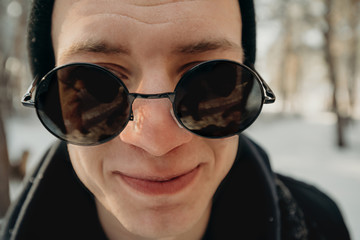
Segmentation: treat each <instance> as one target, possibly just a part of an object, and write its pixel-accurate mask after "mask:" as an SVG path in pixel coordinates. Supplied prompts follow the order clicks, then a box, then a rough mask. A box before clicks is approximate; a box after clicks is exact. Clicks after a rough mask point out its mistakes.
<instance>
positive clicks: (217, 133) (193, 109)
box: [175, 61, 262, 137]
mask: <svg viewBox="0 0 360 240" xmlns="http://www.w3.org/2000/svg"><path fill="white" fill-rule="evenodd" d="M176 92H177V97H176V100H175V101H176V106H177V107H176V108H177V109H176V110H177V111H176V112H177V113H178V116H179V118H180V121H181V122H182V124H183V125H184V126H185V127H186V128H187V129H189V130H190V131H192V132H194V133H197V134H199V135H201V136H204V137H224V136H229V135H232V134H235V133H238V132H240V131H242V130H243V129H245V128H246V127H248V126H249V125H250V124H251V123H252V122H253V120H254V119H255V118H256V117H257V115H258V113H259V111H260V110H261V106H262V91H261V86H260V83H259V82H258V81H257V80H256V79H255V77H254V75H253V74H252V73H251V72H250V71H249V70H247V69H246V68H244V67H242V66H241V65H238V64H236V63H233V62H228V61H217V62H216V61H214V62H208V63H205V64H203V65H200V66H198V67H197V68H195V69H194V70H193V71H191V72H190V73H189V74H188V75H186V76H184V79H182V80H181V82H180V84H179V85H178V86H177V88H176Z"/></svg>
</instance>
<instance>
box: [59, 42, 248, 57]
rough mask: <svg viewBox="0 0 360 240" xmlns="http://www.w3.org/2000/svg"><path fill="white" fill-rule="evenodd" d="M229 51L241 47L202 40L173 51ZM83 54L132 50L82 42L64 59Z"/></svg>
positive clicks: (124, 47)
mask: <svg viewBox="0 0 360 240" xmlns="http://www.w3.org/2000/svg"><path fill="white" fill-rule="evenodd" d="M219 49H222V50H227V49H241V46H240V45H238V44H236V43H233V42H230V41H229V40H227V39H213V40H211V39H210V40H200V41H197V42H193V43H189V44H185V45H181V46H178V47H176V48H175V50H174V51H173V53H174V54H185V55H187V54H189V55H193V54H201V53H205V52H209V51H214V50H219ZM83 53H85V54H86V53H102V54H123V55H130V54H131V52H130V50H129V49H128V48H127V47H126V46H124V45H121V44H116V46H114V45H111V44H109V43H107V42H104V41H99V40H92V39H89V40H86V41H81V42H76V43H74V44H73V45H71V46H70V47H69V48H68V49H66V50H65V51H64V52H63V54H62V58H66V57H69V56H73V55H77V54H83Z"/></svg>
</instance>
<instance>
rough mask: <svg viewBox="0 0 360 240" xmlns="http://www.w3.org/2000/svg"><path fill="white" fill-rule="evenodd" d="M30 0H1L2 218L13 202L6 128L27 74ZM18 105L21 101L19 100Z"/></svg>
mask: <svg viewBox="0 0 360 240" xmlns="http://www.w3.org/2000/svg"><path fill="white" fill-rule="evenodd" d="M29 4H30V2H29V1H16V0H2V1H0V34H1V36H6V37H2V38H0V218H1V217H2V216H3V215H4V213H5V211H6V209H7V207H8V205H9V203H10V193H9V177H10V166H11V165H10V161H9V155H8V149H7V141H6V140H7V138H6V131H5V121H6V119H7V118H8V117H9V116H10V115H11V114H13V113H14V111H15V110H16V108H14V106H16V105H15V104H14V103H13V98H14V97H15V98H16V99H19V92H20V91H22V90H23V89H22V85H23V79H25V77H24V74H26V67H25V66H26V64H25V62H26V54H25V52H26V51H24V50H25V37H24V36H25V35H26V34H24V33H25V32H26V18H27V9H28V6H29ZM16 102H17V104H18V105H20V104H19V101H18V100H17V101H16Z"/></svg>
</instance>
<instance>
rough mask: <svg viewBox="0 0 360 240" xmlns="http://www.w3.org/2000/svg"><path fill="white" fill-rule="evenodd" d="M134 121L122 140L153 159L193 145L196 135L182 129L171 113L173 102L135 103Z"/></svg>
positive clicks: (143, 101) (147, 101)
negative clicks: (191, 143)
mask: <svg viewBox="0 0 360 240" xmlns="http://www.w3.org/2000/svg"><path fill="white" fill-rule="evenodd" d="M132 109H133V115H134V120H133V121H129V122H128V124H127V126H126V127H125V129H124V130H123V131H122V132H121V134H120V139H121V140H122V141H123V142H125V143H127V144H131V145H133V146H136V147H138V148H141V149H143V150H144V151H146V152H148V153H149V154H151V155H152V156H163V155H165V154H166V153H168V152H170V151H171V150H173V149H175V148H177V147H179V146H181V145H183V144H186V143H188V142H190V140H191V139H192V137H193V134H192V133H190V132H189V131H187V130H186V129H185V128H182V127H180V126H179V124H178V123H177V121H176V120H175V119H174V117H173V115H172V113H171V109H172V106H171V102H170V101H169V99H167V98H162V99H135V101H134V103H133V106H132Z"/></svg>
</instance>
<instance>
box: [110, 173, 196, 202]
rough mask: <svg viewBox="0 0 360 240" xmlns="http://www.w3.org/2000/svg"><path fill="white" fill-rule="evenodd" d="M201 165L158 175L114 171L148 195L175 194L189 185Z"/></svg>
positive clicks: (123, 179) (124, 180)
mask: <svg viewBox="0 0 360 240" xmlns="http://www.w3.org/2000/svg"><path fill="white" fill-rule="evenodd" d="M199 168H200V166H197V167H196V168H194V169H192V170H190V171H187V172H185V173H181V174H177V175H172V176H167V177H158V176H130V175H126V174H124V173H121V172H119V171H115V172H113V173H114V174H116V175H117V176H119V177H120V178H121V180H122V181H123V182H124V183H126V184H127V185H128V186H130V187H131V188H133V189H135V190H136V191H139V192H142V193H145V194H148V195H160V194H174V193H177V192H180V191H181V190H183V189H185V188H186V187H187V186H189V185H190V184H191V183H192V182H193V180H194V179H195V177H196V176H197V174H198V172H199Z"/></svg>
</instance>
